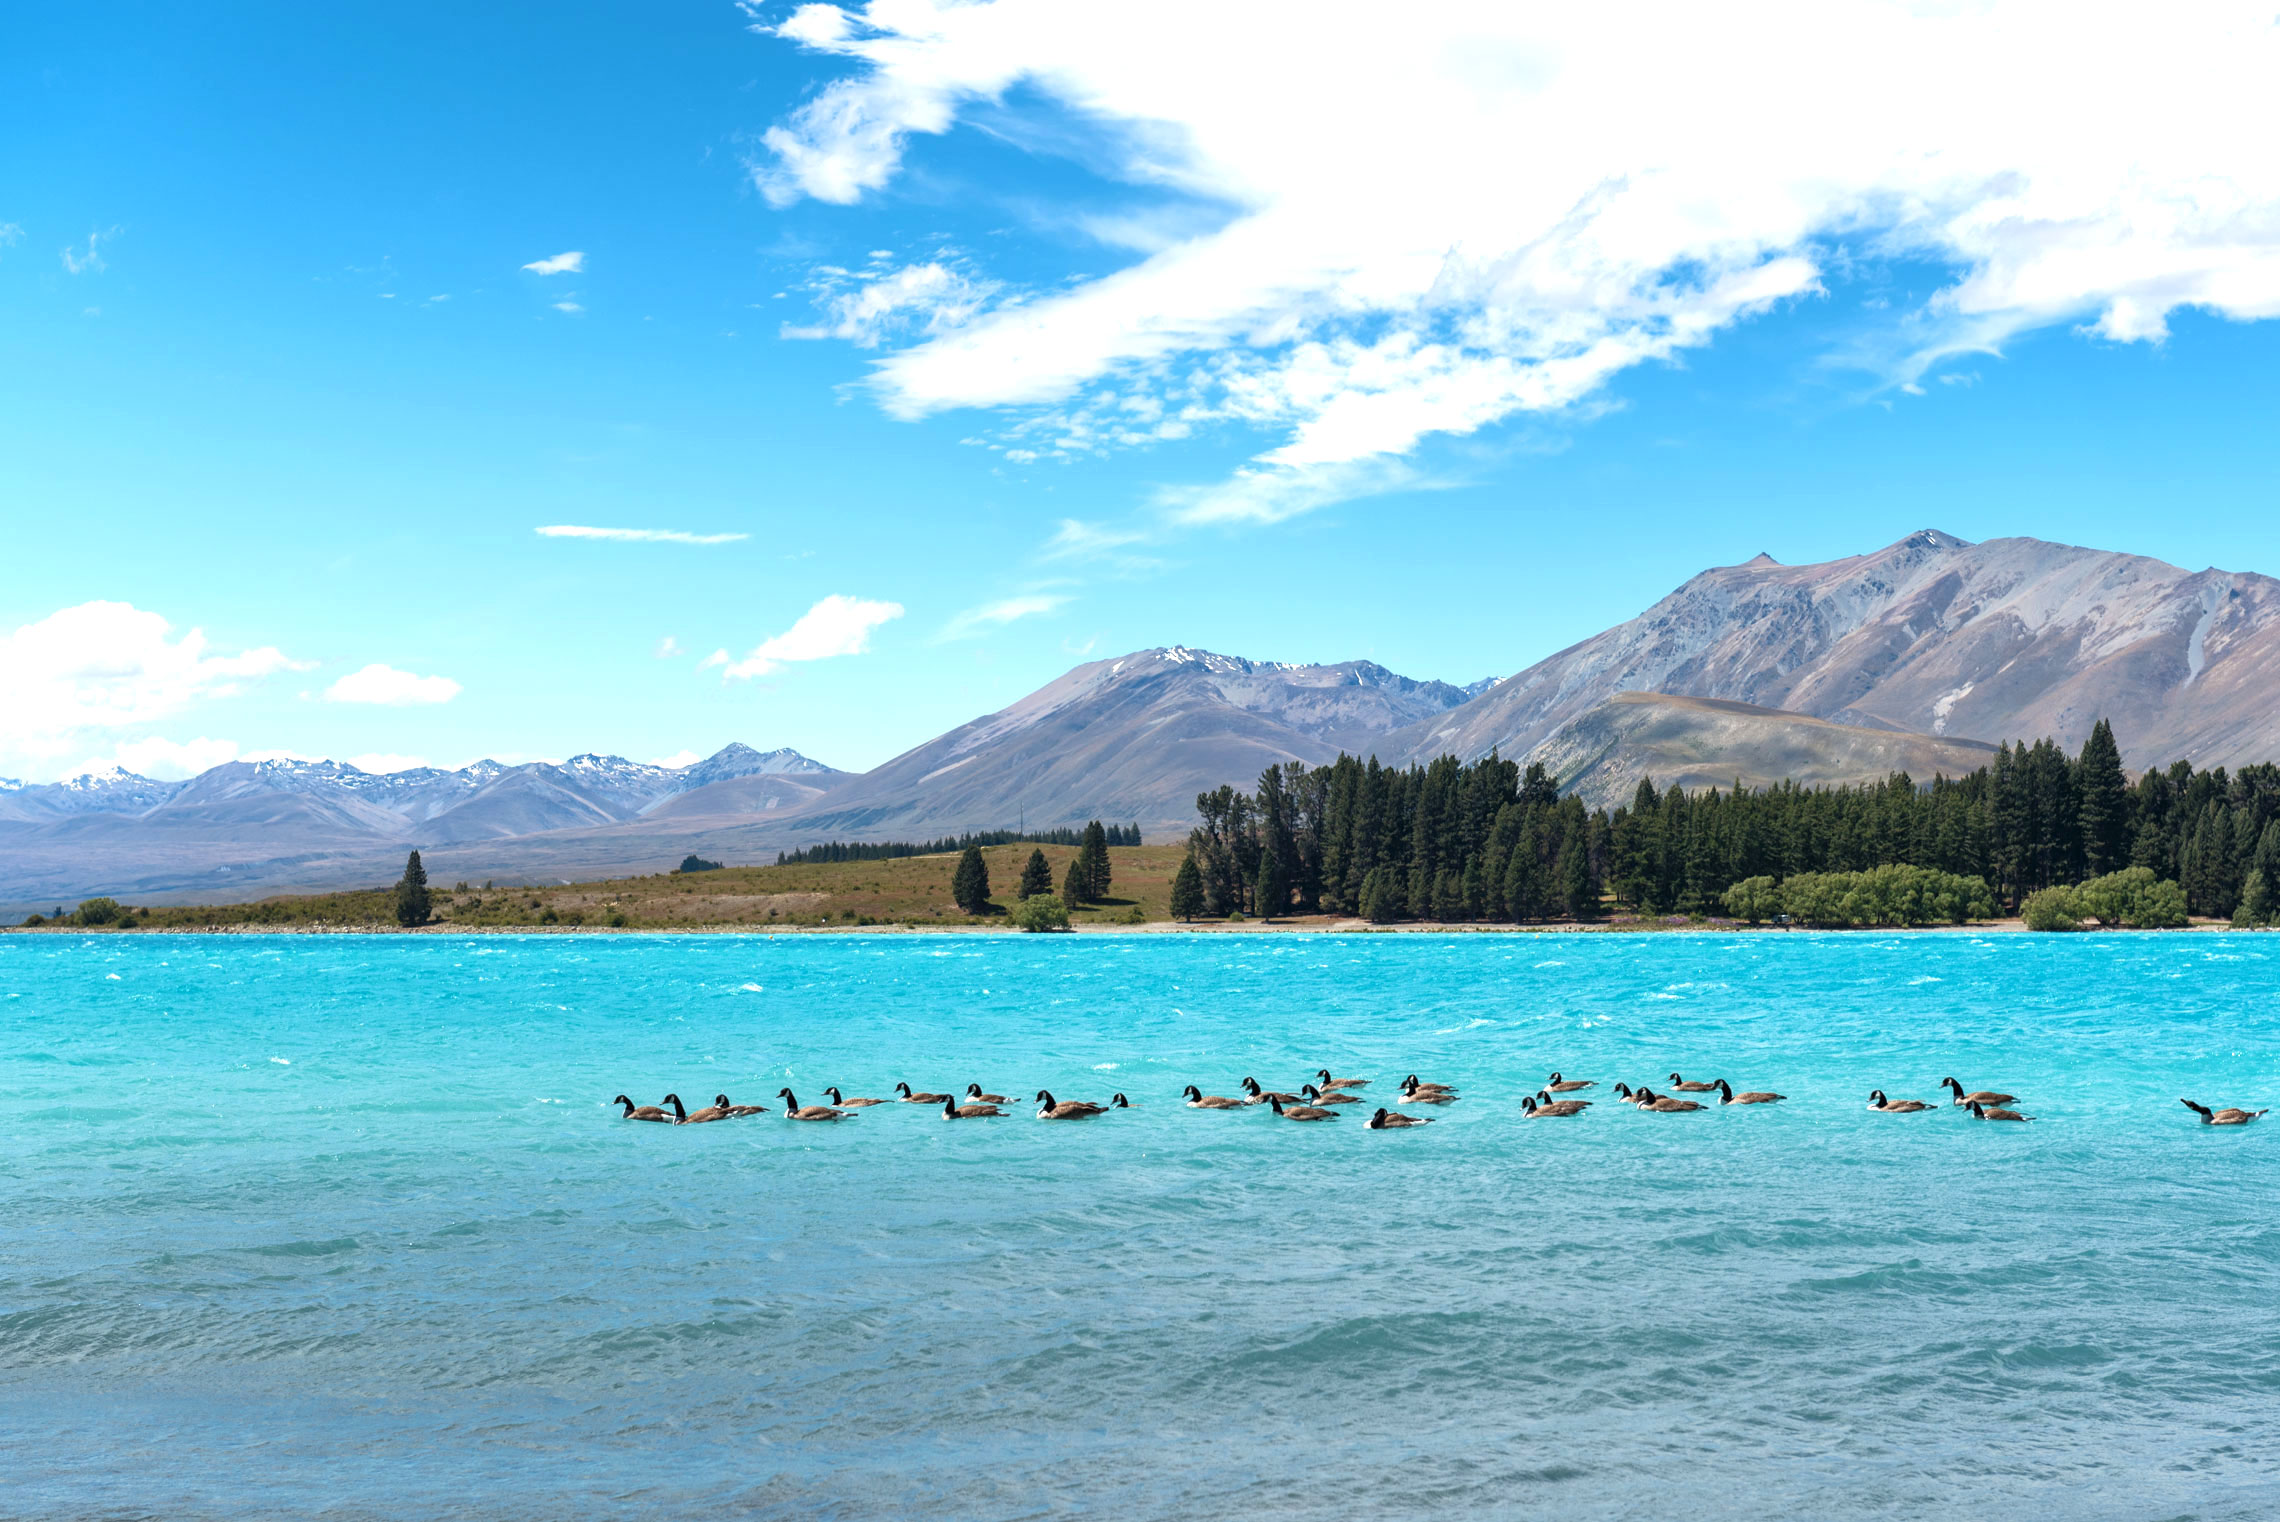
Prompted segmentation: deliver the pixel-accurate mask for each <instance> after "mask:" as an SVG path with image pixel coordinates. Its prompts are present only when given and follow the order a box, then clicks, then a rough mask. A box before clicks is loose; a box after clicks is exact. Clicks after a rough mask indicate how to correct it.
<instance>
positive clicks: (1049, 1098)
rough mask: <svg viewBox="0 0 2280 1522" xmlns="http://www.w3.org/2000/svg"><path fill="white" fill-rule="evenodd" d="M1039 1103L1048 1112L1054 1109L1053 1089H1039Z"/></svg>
mask: <svg viewBox="0 0 2280 1522" xmlns="http://www.w3.org/2000/svg"><path fill="white" fill-rule="evenodd" d="M1037 1102H1038V1103H1039V1104H1041V1105H1043V1106H1044V1107H1045V1108H1046V1109H1048V1110H1050V1109H1052V1108H1053V1091H1052V1090H1051V1089H1039V1090H1038V1091H1037Z"/></svg>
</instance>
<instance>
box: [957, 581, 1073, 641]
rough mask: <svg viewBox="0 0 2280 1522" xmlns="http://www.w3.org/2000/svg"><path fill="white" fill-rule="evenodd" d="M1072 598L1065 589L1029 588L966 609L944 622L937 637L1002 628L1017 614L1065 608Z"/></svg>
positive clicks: (1032, 615) (962, 636) (965, 636)
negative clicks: (1026, 590) (1014, 595)
mask: <svg viewBox="0 0 2280 1522" xmlns="http://www.w3.org/2000/svg"><path fill="white" fill-rule="evenodd" d="M1071 600H1072V599H1071V598H1070V597H1069V596H1068V594H1066V593H1062V592H1025V593H1023V594H1022V595H1021V596H1019V597H1007V598H1003V599H1001V600H999V601H997V602H992V603H984V604H983V605H982V606H980V607H978V608H968V609H966V610H965V611H964V612H963V613H960V614H958V615H957V616H956V617H954V618H952V619H951V620H950V622H948V623H946V624H944V625H943V626H942V632H941V633H940V634H937V635H936V636H935V640H936V641H937V642H938V643H939V642H946V641H949V640H954V639H970V638H972V637H973V636H974V635H977V634H986V633H988V632H989V631H990V630H992V629H1002V628H1004V627H1005V626H1006V625H1007V624H1010V623H1012V622H1013V621H1014V620H1015V619H1017V618H1035V617H1037V616H1038V615H1040V614H1044V613H1051V612H1054V611H1055V610H1056V609H1060V608H1065V607H1067V606H1068V605H1069V603H1070V601H1071Z"/></svg>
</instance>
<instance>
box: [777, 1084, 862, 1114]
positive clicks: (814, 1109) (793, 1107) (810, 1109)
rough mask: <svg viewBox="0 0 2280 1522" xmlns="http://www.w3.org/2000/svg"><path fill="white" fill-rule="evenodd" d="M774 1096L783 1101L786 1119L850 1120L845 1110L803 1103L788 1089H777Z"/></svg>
mask: <svg viewBox="0 0 2280 1522" xmlns="http://www.w3.org/2000/svg"><path fill="white" fill-rule="evenodd" d="M776 1097H777V1098H778V1099H781V1100H782V1101H783V1102H784V1119H786V1120H852V1119H854V1117H853V1116H851V1115H849V1114H848V1113H847V1112H846V1111H845V1110H834V1109H833V1108H832V1107H831V1106H829V1105H803V1104H801V1103H800V1102H799V1101H798V1100H797V1099H795V1098H793V1097H792V1091H791V1090H790V1089H778V1090H777V1091H776Z"/></svg>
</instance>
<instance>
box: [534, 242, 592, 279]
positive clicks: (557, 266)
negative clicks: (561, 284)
mask: <svg viewBox="0 0 2280 1522" xmlns="http://www.w3.org/2000/svg"><path fill="white" fill-rule="evenodd" d="M523 268H524V269H526V270H529V271H530V272H531V273H532V274H534V275H583V274H584V273H585V272H586V255H585V253H584V252H583V251H582V250H580V249H575V248H574V249H571V250H570V251H569V252H568V253H566V254H555V255H552V256H551V257H548V258H545V259H533V260H531V261H530V263H528V264H526V265H524V266H523Z"/></svg>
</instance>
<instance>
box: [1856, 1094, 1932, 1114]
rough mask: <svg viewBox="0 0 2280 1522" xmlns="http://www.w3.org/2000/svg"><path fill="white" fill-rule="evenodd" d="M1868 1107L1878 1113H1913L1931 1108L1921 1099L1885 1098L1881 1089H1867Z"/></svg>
mask: <svg viewBox="0 0 2280 1522" xmlns="http://www.w3.org/2000/svg"><path fill="white" fill-rule="evenodd" d="M1868 1107H1869V1108H1870V1109H1872V1110H1874V1111H1876V1112H1877V1113H1878V1114H1879V1115H1914V1114H1916V1113H1917V1112H1918V1111H1920V1110H1929V1109H1931V1108H1932V1106H1930V1105H1928V1104H1926V1103H1924V1102H1923V1101H1922V1100H1921V1099H1886V1098H1885V1097H1884V1091H1883V1090H1882V1089H1870V1090H1869V1091H1868Z"/></svg>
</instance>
